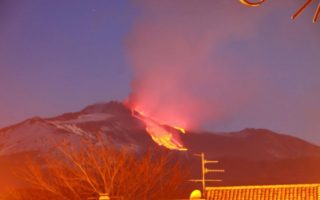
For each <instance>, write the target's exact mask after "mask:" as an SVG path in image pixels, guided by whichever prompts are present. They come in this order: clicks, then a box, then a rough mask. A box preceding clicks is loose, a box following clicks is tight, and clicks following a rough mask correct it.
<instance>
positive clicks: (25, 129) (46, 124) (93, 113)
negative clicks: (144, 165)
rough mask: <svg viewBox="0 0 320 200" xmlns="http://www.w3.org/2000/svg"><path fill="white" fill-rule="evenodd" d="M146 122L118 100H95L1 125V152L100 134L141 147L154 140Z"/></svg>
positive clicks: (34, 148) (44, 148) (51, 145)
mask: <svg viewBox="0 0 320 200" xmlns="http://www.w3.org/2000/svg"><path fill="white" fill-rule="evenodd" d="M143 128H144V127H143V124H142V123H141V122H139V121H138V120H137V119H135V118H133V117H132V116H131V113H130V111H129V110H128V109H126V108H125V107H124V106H123V105H122V104H120V103H117V102H110V103H103V104H95V105H92V106H89V107H87V108H85V109H83V110H82V111H80V112H76V113H67V114H63V115H61V116H58V117H54V118H49V119H43V118H39V117H36V118H32V119H29V120H26V121H24V122H21V123H19V124H16V125H13V126H10V127H7V128H4V129H0V156H1V155H8V154H14V153H21V152H28V151H40V152H43V151H49V150H51V149H52V148H54V146H55V145H57V144H59V143H61V142H63V141H64V140H66V141H68V142H71V143H77V142H79V141H80V140H81V139H84V138H86V139H88V138H89V139H90V138H91V139H94V138H95V136H96V135H97V134H100V135H102V136H104V137H106V138H108V139H109V140H110V141H111V140H112V142H113V144H114V145H120V146H121V145H126V146H131V147H133V148H136V149H138V148H140V147H143V146H145V145H150V143H151V140H150V138H149V137H148V135H147V134H145V132H144V129H143Z"/></svg>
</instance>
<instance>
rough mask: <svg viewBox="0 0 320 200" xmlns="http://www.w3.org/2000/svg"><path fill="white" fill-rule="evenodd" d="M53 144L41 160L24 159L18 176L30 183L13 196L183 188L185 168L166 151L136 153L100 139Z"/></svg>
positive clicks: (171, 192)
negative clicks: (54, 145)
mask: <svg viewBox="0 0 320 200" xmlns="http://www.w3.org/2000/svg"><path fill="white" fill-rule="evenodd" d="M57 150H58V151H54V152H51V153H49V154H47V155H46V156H44V158H43V160H42V161H41V162H38V161H35V160H30V161H29V162H28V164H27V165H26V167H25V170H24V172H23V174H22V176H21V177H22V178H23V179H24V180H27V181H28V182H29V183H31V184H32V186H33V187H32V188H30V189H28V190H20V191H16V192H15V195H14V196H15V198H16V199H39V200H41V199H46V200H48V199H61V200H67V199H68V200H70V199H87V198H89V197H94V196H96V197H97V196H98V195H99V194H101V193H108V194H110V196H111V197H122V199H126V200H127V199H128V200H130V199H134V200H136V199H168V198H173V197H177V196H179V195H180V194H181V193H182V192H183V190H182V188H181V185H182V183H183V181H184V180H185V177H186V174H185V173H186V170H183V168H182V167H181V166H180V164H179V163H178V162H177V161H175V160H173V159H171V158H170V155H169V154H170V153H169V152H164V151H155V150H150V151H147V152H145V153H143V154H142V155H137V153H135V152H133V151H132V150H129V149H125V148H115V147H112V146H110V145H107V144H106V143H105V142H103V141H102V140H100V141H99V142H98V143H93V142H91V141H83V142H82V144H81V146H74V145H70V144H68V143H64V144H62V145H59V146H58V147H57ZM40 163H41V164H40Z"/></svg>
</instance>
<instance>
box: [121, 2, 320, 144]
mask: <svg viewBox="0 0 320 200" xmlns="http://www.w3.org/2000/svg"><path fill="white" fill-rule="evenodd" d="M135 3H136V5H137V6H138V7H139V9H141V11H142V14H141V15H140V16H138V18H137V20H136V23H135V25H134V27H133V30H132V31H131V32H130V33H129V35H128V37H127V38H126V51H127V55H128V58H129V59H128V60H129V63H130V64H131V65H132V66H133V73H134V80H133V82H132V93H131V95H130V97H129V101H130V102H131V104H133V106H134V107H135V108H137V109H139V110H141V111H143V112H145V113H146V114H147V115H149V116H152V117H154V118H156V119H158V120H160V121H161V122H163V123H167V124H170V125H179V126H184V127H186V128H194V129H199V128H201V129H203V128H204V129H210V130H215V131H230V130H239V129H242V128H246V127H257V128H270V129H273V130H276V131H283V132H286V133H293V134H296V135H300V136H302V137H304V138H308V139H309V140H315V139H316V138H317V139H316V140H318V142H320V133H319V131H320V125H318V124H320V123H317V121H318V119H319V116H320V110H319V109H314V108H316V107H319V103H318V102H320V101H319V100H320V95H319V91H320V90H319V89H320V88H319V87H320V84H319V83H320V81H319V80H317V75H319V68H320V65H319V61H318V60H317V59H316V58H317V55H319V46H320V43H319V36H318V35H319V34H318V33H319V25H314V24H312V23H311V18H312V17H311V16H312V14H313V13H312V12H313V10H308V11H307V12H306V13H304V15H302V16H301V17H300V18H299V19H298V20H297V21H294V22H293V21H291V20H290V16H291V14H293V13H294V11H295V10H296V9H297V8H298V7H299V6H300V4H299V3H292V2H289V1H279V2H267V3H265V4H264V5H263V6H262V7H261V8H247V7H244V6H243V5H241V4H240V3H239V2H238V1H211V0H202V1H197V0H175V1H172V0H163V1H150V0H141V1H135ZM318 133H319V134H318Z"/></svg>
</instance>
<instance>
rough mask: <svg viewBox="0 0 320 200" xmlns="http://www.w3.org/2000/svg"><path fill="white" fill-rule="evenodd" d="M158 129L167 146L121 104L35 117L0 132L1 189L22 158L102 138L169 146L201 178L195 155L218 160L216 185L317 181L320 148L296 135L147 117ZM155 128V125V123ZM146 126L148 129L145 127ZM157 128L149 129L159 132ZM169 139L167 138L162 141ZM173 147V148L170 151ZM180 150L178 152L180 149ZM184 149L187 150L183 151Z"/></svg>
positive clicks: (138, 146) (133, 145) (134, 146)
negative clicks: (202, 128)
mask: <svg viewBox="0 0 320 200" xmlns="http://www.w3.org/2000/svg"><path fill="white" fill-rule="evenodd" d="M147 122H148V123H151V122H152V123H155V124H156V127H157V128H159V129H161V130H162V131H163V130H166V131H167V132H169V133H170V136H169V139H170V140H169V141H170V143H169V144H167V145H161V144H160V143H161V141H158V142H157V138H155V137H156V135H150V132H147V130H148V124H146V119H145V117H142V116H139V117H137V114H135V115H133V114H132V111H131V110H130V109H128V108H127V107H126V106H125V105H123V104H122V103H119V102H114V101H113V102H107V103H99V104H94V105H90V106H88V107H86V108H84V109H83V110H81V111H79V112H72V113H65V114H62V115H60V116H56V117H52V118H40V117H34V118H31V119H27V120H25V121H23V122H20V123H18V124H15V125H12V126H9V127H6V128H2V129H0V190H1V189H2V190H3V189H4V188H5V187H7V186H10V185H17V181H16V180H15V179H16V178H15V176H14V171H15V170H18V169H21V168H23V165H24V162H25V157H26V156H38V155H41V154H42V153H45V152H48V151H52V150H54V149H55V145H56V144H57V143H61V142H62V141H65V140H67V141H69V142H71V143H73V144H79V142H80V140H81V139H83V138H94V136H95V135H96V134H100V135H102V136H103V138H104V139H105V140H106V141H107V142H109V143H110V144H112V145H114V146H119V147H122V146H125V147H126V148H129V149H131V150H132V151H136V152H140V151H144V150H146V149H149V148H159V149H168V148H169V147H172V146H171V145H175V146H174V147H178V148H181V149H184V151H178V150H179V149H175V148H172V149H173V150H172V152H174V155H175V156H177V159H182V160H183V162H184V165H185V166H186V167H188V168H190V170H191V171H192V173H193V176H194V177H198V176H199V170H200V161H199V160H198V158H196V157H195V156H194V154H195V153H200V152H204V153H205V155H206V157H207V158H208V159H217V160H219V161H220V164H219V168H224V169H225V170H226V173H224V174H221V175H220V174H219V175H216V176H219V178H221V179H222V180H223V181H222V182H221V183H219V185H243V184H246V185H248V184H249V185H250V184H282V183H286V184H288V183H314V182H320V171H319V170H318V168H319V166H320V147H319V146H317V145H314V144H311V143H309V142H306V141H304V140H301V139H299V138H296V137H292V136H288V135H284V134H279V133H275V132H272V131H270V130H267V129H244V130H241V131H239V132H230V133H212V132H196V131H190V130H189V131H188V130H187V131H186V132H187V133H186V134H183V133H182V131H181V130H179V129H177V128H175V127H170V126H167V125H164V124H159V123H157V122H155V121H153V120H151V119H148V120H147ZM153 125H154V124H153ZM149 128H150V127H149ZM157 130H158V129H154V130H152V131H153V132H154V131H157ZM166 141H168V140H166ZM169 149H171V148H169ZM181 149H180V150H181ZM186 149H187V151H185V150H186Z"/></svg>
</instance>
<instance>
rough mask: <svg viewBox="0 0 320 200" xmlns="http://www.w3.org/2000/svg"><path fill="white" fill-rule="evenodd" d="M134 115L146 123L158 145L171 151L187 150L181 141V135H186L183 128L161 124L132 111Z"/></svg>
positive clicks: (141, 113)
mask: <svg viewBox="0 0 320 200" xmlns="http://www.w3.org/2000/svg"><path fill="white" fill-rule="evenodd" d="M132 115H133V116H134V117H136V118H138V119H140V120H142V121H143V122H144V124H145V125H146V131H147V132H148V134H149V135H150V136H151V138H152V140H153V141H154V142H156V143H157V144H158V145H160V146H164V147H166V148H168V149H170V150H179V151H186V150H187V149H186V148H185V147H184V145H183V143H182V141H181V139H180V133H186V131H185V130H184V129H183V128H181V127H179V126H169V125H164V124H161V123H159V122H157V121H156V120H154V119H152V118H150V117H147V116H146V115H145V114H144V113H143V112H141V111H137V110H132Z"/></svg>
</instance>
